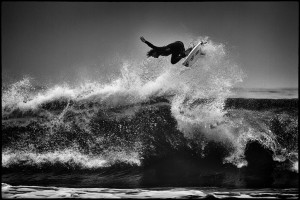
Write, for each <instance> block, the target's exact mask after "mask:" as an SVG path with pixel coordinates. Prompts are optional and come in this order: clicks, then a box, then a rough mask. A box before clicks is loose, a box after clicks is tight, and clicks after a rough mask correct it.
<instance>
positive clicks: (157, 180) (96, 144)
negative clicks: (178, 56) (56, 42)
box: [2, 42, 299, 199]
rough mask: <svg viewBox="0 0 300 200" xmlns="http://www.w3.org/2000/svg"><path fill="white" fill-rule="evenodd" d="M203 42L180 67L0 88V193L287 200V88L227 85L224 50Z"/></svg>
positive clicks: (233, 75)
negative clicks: (202, 50)
mask: <svg viewBox="0 0 300 200" xmlns="http://www.w3.org/2000/svg"><path fill="white" fill-rule="evenodd" d="M206 48H207V49H206V51H207V56H206V57H205V58H204V59H201V60H198V62H197V65H199V66H201V67H195V68H192V69H186V68H184V67H182V66H179V65H180V64H178V65H174V66H173V65H171V64H170V63H169V60H168V59H167V58H161V59H147V60H144V61H142V62H140V63H137V62H131V61H124V62H123V63H122V66H121V67H120V74H119V75H118V76H116V77H115V78H114V79H112V80H110V81H109V82H101V81H87V82H83V83H78V84H73V85H72V84H67V83H65V84H61V83H60V84H56V85H51V86H43V87H37V86H35V85H33V84H32V81H31V79H30V78H28V77H27V78H26V77H25V78H24V79H22V80H19V81H16V82H14V83H10V84H6V85H3V87H2V197H4V198H33V197H35V198H45V197H50V198H58V197H62V198H64V197H68V198H70V197H79V198H120V197H121V198H227V197H235V198H271V197H272V198H287V199H289V198H290V199H294V198H298V189H297V188H298V186H299V184H298V183H299V178H298V89H293V88H279V89H243V88H237V87H236V85H238V83H240V82H242V81H243V78H244V75H243V72H242V71H241V70H240V68H239V67H238V66H237V65H236V64H234V63H233V62H232V61H231V60H230V59H229V58H228V57H227V56H226V53H225V51H224V46H223V45H217V44H214V43H213V42H209V44H208V45H207V47H206ZM178 69H180V70H178Z"/></svg>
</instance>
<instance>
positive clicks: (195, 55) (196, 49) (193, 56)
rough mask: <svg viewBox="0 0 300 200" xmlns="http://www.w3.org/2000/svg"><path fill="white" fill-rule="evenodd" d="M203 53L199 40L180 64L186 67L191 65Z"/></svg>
mask: <svg viewBox="0 0 300 200" xmlns="http://www.w3.org/2000/svg"><path fill="white" fill-rule="evenodd" d="M203 55H204V52H203V50H202V45H201V42H199V43H198V44H197V45H196V46H195V47H194V48H193V49H192V51H191V52H190V53H189V55H188V56H187V57H186V59H185V60H184V61H183V63H182V65H184V66H186V67H191V66H193V64H195V62H196V61H197V60H198V59H199V58H200V57H201V56H203Z"/></svg>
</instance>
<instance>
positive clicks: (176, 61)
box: [171, 54, 182, 65]
mask: <svg viewBox="0 0 300 200" xmlns="http://www.w3.org/2000/svg"><path fill="white" fill-rule="evenodd" d="M181 58H182V57H181V56H180V55H179V54H176V55H175V54H172V57H171V63H172V64H173V65H174V64H176V63H178V61H179V60H180V59H181Z"/></svg>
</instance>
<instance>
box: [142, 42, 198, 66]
mask: <svg viewBox="0 0 300 200" xmlns="http://www.w3.org/2000/svg"><path fill="white" fill-rule="evenodd" d="M140 39H141V40H142V42H144V43H146V44H147V45H148V46H149V47H150V48H151V50H150V51H148V53H147V56H148V57H150V56H151V57H154V58H158V57H159V56H169V55H171V54H172V57H171V63H172V64H176V63H177V62H178V61H179V60H181V59H182V58H184V57H186V56H187V55H188V54H189V53H190V52H191V51H192V49H193V47H190V48H188V49H187V50H185V48H184V45H183V43H182V42H181V41H176V42H173V43H171V44H168V45H167V46H163V47H157V46H154V45H153V44H151V43H150V42H148V41H147V40H145V38H144V37H140Z"/></svg>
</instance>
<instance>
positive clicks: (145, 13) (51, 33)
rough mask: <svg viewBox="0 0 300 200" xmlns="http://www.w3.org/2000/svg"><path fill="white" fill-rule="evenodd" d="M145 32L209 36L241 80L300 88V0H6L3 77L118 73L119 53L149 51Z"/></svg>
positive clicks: (164, 38)
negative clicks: (240, 73)
mask: <svg viewBox="0 0 300 200" xmlns="http://www.w3.org/2000/svg"><path fill="white" fill-rule="evenodd" d="M140 36H144V37H145V38H146V39H147V40H149V41H150V42H152V43H153V44H155V45H157V46H163V45H167V44H168V43H170V42H174V41H178V40H181V41H183V42H184V44H185V46H188V44H189V42H190V41H189V39H190V38H191V37H199V36H208V37H209V38H210V39H211V40H212V41H214V42H216V43H223V44H225V48H226V50H227V51H228V52H229V53H230V55H231V56H232V59H234V62H236V63H237V64H238V65H239V67H240V68H241V69H242V70H243V72H244V73H245V74H246V76H247V77H246V78H245V79H244V82H243V83H242V84H241V85H240V86H241V87H248V88H289V87H296V88H298V71H299V67H298V54H299V3H298V2H296V1H294V2H293V1H292V2H286V1H282V2H122V3H120V2H114V3H112V2H2V3H1V58H2V63H1V66H2V81H9V80H15V79H21V78H22V77H24V76H30V77H33V78H34V79H35V80H37V81H39V82H41V83H43V82H44V83H46V82H47V83H48V82H61V81H66V80H72V81H74V80H75V81H76V80H77V79H78V80H79V79H80V78H82V77H93V76H98V75H106V74H111V73H116V72H117V71H118V70H119V68H118V67H117V65H114V64H113V63H114V60H118V58H122V59H130V58H132V57H135V58H139V59H146V52H147V51H148V50H149V47H148V46H146V45H145V44H143V43H142V42H141V41H140V39H139V37H140ZM116 62H117V61H116Z"/></svg>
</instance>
